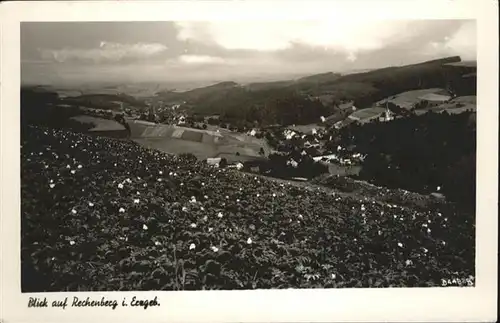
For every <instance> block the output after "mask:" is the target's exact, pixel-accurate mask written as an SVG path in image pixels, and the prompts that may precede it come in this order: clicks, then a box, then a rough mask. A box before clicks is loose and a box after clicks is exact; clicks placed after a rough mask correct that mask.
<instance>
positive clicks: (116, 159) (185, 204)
mask: <svg viewBox="0 0 500 323" xmlns="http://www.w3.org/2000/svg"><path fill="white" fill-rule="evenodd" d="M21 163H22V165H21V171H22V174H21V180H22V181H21V211H22V212H21V222H22V246H21V247H22V248H21V256H22V287H23V291H24V292H41V291H118V290H120V291H130V290H202V289H210V290H211V289H267V288H335V287H337V288H338V287H417V286H420V287H424V286H441V285H442V280H443V279H445V280H448V279H454V278H456V279H463V278H468V281H472V282H473V281H474V275H475V272H474V267H475V266H474V256H475V252H474V245H475V243H474V241H475V235H474V232H475V228H474V215H473V214H466V213H461V212H459V211H456V210H454V209H453V208H447V207H443V208H442V209H440V208H438V207H433V208H432V209H431V208H427V209H425V208H416V207H415V208H412V207H411V206H408V205H397V204H392V203H388V202H387V201H384V200H380V199H373V198H371V197H370V198H368V197H366V196H360V195H356V194H354V193H352V194H350V193H342V192H335V191H334V190H332V189H321V188H319V187H316V186H310V187H306V186H305V185H296V184H294V183H287V182H279V181H275V180H273V179H266V178H263V177H255V176H254V175H251V174H246V173H243V172H240V171H237V170H235V169H218V168H214V167H212V166H209V165H207V164H206V163H203V162H196V161H192V160H188V159H185V158H184V157H179V156H171V155H168V154H164V153H161V152H158V151H154V150H149V149H146V148H143V147H141V146H139V145H137V144H135V143H132V142H129V141H120V140H113V139H106V138H99V137H91V136H87V135H83V134H77V133H72V132H67V131H62V130H53V129H48V128H41V127H31V126H30V127H27V128H26V129H25V130H24V132H23V134H22V142H21Z"/></svg>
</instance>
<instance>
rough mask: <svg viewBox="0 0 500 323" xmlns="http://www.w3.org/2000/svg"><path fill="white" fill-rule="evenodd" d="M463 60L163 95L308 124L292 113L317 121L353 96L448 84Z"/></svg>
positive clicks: (359, 101) (205, 109)
mask: <svg viewBox="0 0 500 323" xmlns="http://www.w3.org/2000/svg"><path fill="white" fill-rule="evenodd" d="M460 62H461V59H460V57H458V56H454V57H447V58H443V59H438V60H432V61H427V62H423V63H418V64H412V65H406V66H392V67H386V68H382V69H377V70H370V71H367V72H359V73H354V74H346V75H340V74H338V73H332V72H329V73H321V74H315V75H310V76H306V77H301V78H298V79H295V80H283V81H274V82H259V83H250V84H248V85H246V86H239V85H238V84H237V83H235V82H223V83H218V84H215V85H211V86H207V87H202V88H198V89H195V90H191V91H186V92H160V93H158V96H159V97H161V98H162V99H164V100H165V99H166V100H167V101H168V100H177V101H178V100H184V101H186V102H187V103H188V105H189V106H190V107H191V109H192V111H195V112H197V113H200V114H207V115H210V114H219V115H222V116H223V119H224V116H225V118H226V119H228V120H244V121H246V122H254V121H257V122H259V123H264V124H273V123H279V122H280V120H284V119H286V120H288V121H290V122H293V123H296V124H304V123H307V122H308V121H306V120H300V119H298V118H299V117H297V118H295V120H294V118H292V117H291V116H292V115H293V114H294V113H295V114H296V115H297V116H299V115H302V116H304V115H308V116H310V118H311V119H312V120H316V119H317V118H319V117H320V116H321V115H324V114H325V113H329V112H331V113H334V108H333V107H334V106H335V105H337V104H339V103H340V102H345V101H354V104H355V106H356V107H357V108H361V109H362V108H366V107H370V106H372V105H373V104H374V103H375V102H377V101H379V100H382V99H384V98H387V97H390V96H393V95H396V94H398V93H402V92H406V91H411V90H419V89H426V88H446V87H447V85H448V84H449V82H450V79H449V77H450V74H449V73H447V70H446V68H445V64H450V63H460ZM457 77H458V76H457ZM290 97H295V98H296V100H297V101H296V102H295V103H296V106H295V107H293V106H291V105H293V104H290V103H288V110H286V109H284V108H281V107H279V106H280V104H284V103H283V101H286V100H287V99H288V98H290ZM299 97H301V99H299ZM325 98H328V99H326V100H325ZM304 100H305V101H304ZM308 100H309V101H308ZM316 100H319V101H321V104H322V105H323V106H325V107H326V110H325V109H322V108H320V106H318V105H317V104H316ZM280 102H281V103H280ZM306 106H307V107H309V108H307V107H306ZM311 107H315V108H314V109H315V111H307V112H305V111H304V109H310V108H311ZM299 110H301V111H299ZM282 113H286V114H287V117H286V118H282V117H283V116H282V115H281V114H282ZM309 121H311V120H309ZM312 122H314V121H312Z"/></svg>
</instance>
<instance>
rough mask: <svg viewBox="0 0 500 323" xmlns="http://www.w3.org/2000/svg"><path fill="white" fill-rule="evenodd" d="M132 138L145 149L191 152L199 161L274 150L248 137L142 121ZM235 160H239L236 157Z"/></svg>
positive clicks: (133, 126)
mask: <svg viewBox="0 0 500 323" xmlns="http://www.w3.org/2000/svg"><path fill="white" fill-rule="evenodd" d="M129 124H130V127H131V129H132V139H133V140H134V141H135V142H137V143H140V144H142V145H144V146H146V147H150V148H155V149H159V150H161V151H163V152H166V153H172V154H180V153H192V154H194V155H195V156H196V157H197V158H198V159H206V158H213V157H220V155H229V156H231V155H234V156H236V153H239V154H240V157H241V158H240V157H237V159H248V158H250V159H252V158H256V157H259V156H260V154H259V150H260V148H261V147H262V148H263V149H264V152H265V153H266V154H269V152H270V151H271V148H270V147H269V146H268V144H267V143H266V142H265V141H264V140H262V139H257V138H255V137H252V136H248V135H246V134H241V133H236V132H230V131H228V130H226V129H220V130H219V132H216V131H214V130H213V129H212V130H199V129H192V128H186V127H179V126H172V125H161V124H160V125H158V124H152V123H146V122H142V121H133V122H130V123H129ZM234 158H236V157H234Z"/></svg>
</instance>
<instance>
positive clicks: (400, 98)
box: [376, 88, 445, 109]
mask: <svg viewBox="0 0 500 323" xmlns="http://www.w3.org/2000/svg"><path fill="white" fill-rule="evenodd" d="M442 92H445V90H444V89H440V88H431V89H424V90H414V91H407V92H403V93H399V94H397V95H394V96H391V97H389V98H386V99H383V100H380V101H378V102H377V103H376V104H377V105H384V104H385V103H386V102H387V101H389V102H392V103H394V104H396V105H399V106H400V107H401V108H403V109H411V108H412V107H413V106H414V105H415V104H416V103H418V102H420V101H421V100H420V99H419V97H421V96H423V95H426V94H433V93H442Z"/></svg>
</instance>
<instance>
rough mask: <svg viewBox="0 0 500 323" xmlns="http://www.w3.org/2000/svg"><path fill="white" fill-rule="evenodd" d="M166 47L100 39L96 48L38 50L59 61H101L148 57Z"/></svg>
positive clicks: (159, 52)
mask: <svg viewBox="0 0 500 323" xmlns="http://www.w3.org/2000/svg"><path fill="white" fill-rule="evenodd" d="M167 49H168V48H167V46H165V45H163V44H158V43H137V44H120V43H110V42H105V41H102V42H101V43H100V45H99V47H98V48H91V49H81V48H63V49H57V50H55V49H40V50H39V51H40V54H41V57H42V59H45V60H53V61H56V62H59V63H63V62H71V61H84V62H94V63H102V62H119V61H122V60H124V59H143V58H149V57H152V56H156V55H159V54H161V53H163V52H165V51H166V50H167Z"/></svg>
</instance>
